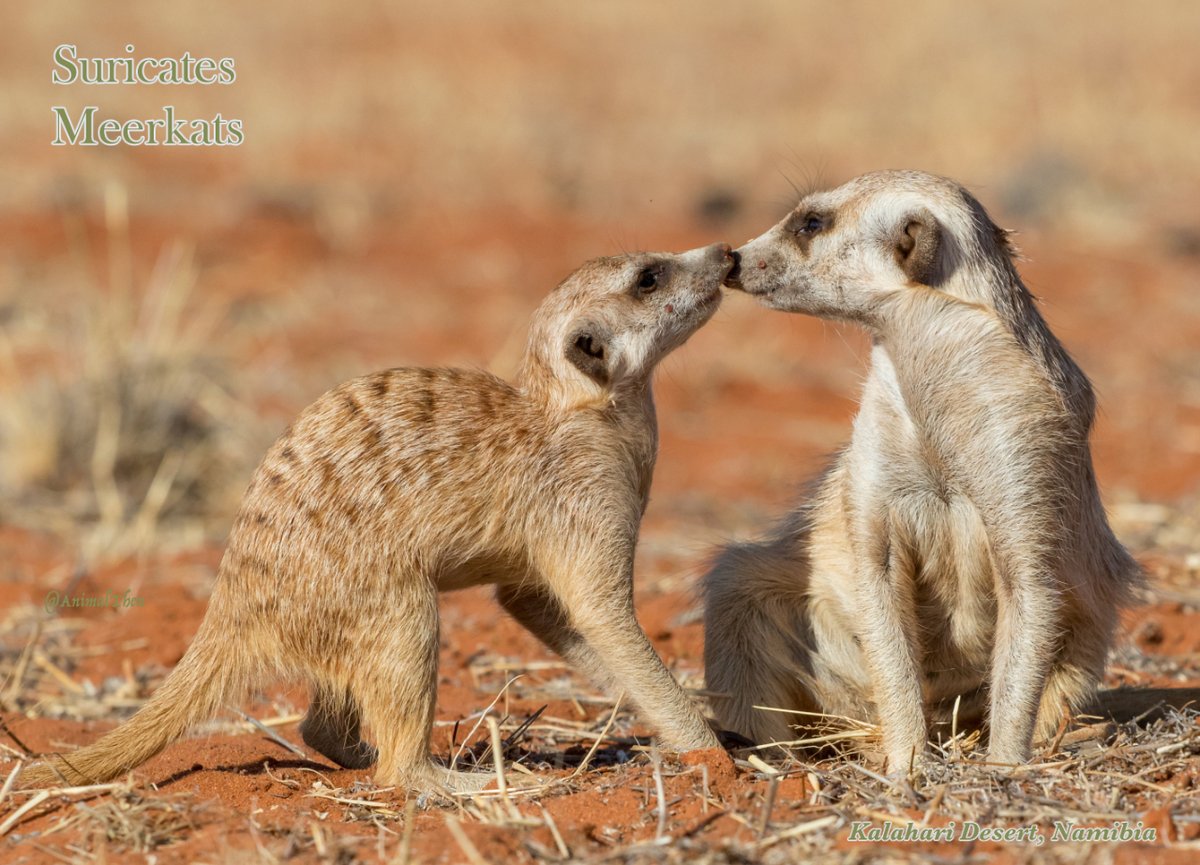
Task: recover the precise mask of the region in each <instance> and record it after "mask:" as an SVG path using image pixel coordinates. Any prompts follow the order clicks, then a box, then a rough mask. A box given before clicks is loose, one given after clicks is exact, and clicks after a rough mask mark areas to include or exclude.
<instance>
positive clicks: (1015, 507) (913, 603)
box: [704, 172, 1141, 771]
mask: <svg viewBox="0 0 1200 865" xmlns="http://www.w3.org/2000/svg"><path fill="white" fill-rule="evenodd" d="M738 254H739V255H740V268H739V269H740V274H734V275H733V277H731V279H732V280H733V281H734V282H739V281H740V286H741V287H742V288H744V289H745V290H746V291H747V292H748V293H750V294H752V295H754V296H756V297H758V298H759V300H760V301H761V302H762V303H763V304H765V305H766V306H769V307H771V308H775V309H783V310H788V311H794V312H805V313H809V314H813V315H818V316H822V317H826V318H831V319H839V320H845V321H851V322H854V323H857V324H859V325H861V326H863V327H864V328H866V329H867V330H868V331H869V333H870V334H871V336H872V337H873V340H874V347H873V349H872V354H871V370H870V373H869V375H868V377H867V380H866V384H865V387H864V390H863V396H862V402H861V407H860V411H859V414H858V417H857V418H856V419H855V422H854V432H853V436H852V438H851V441H850V444H849V445H848V446H847V448H846V449H845V450H844V451H843V452H842V453H841V454H840V455H839V456H838V457H837V458H836V460H835V461H834V463H833V465H832V467H831V468H830V469H829V471H828V472H827V473H826V474H825V476H824V477H823V478H822V479H821V480H820V482H819V484H818V486H817V488H816V491H815V493H814V495H813V496H812V497H811V499H810V500H809V501H808V502H807V503H806V504H804V505H802V506H801V507H800V508H799V509H797V510H796V511H795V512H794V513H792V514H791V515H790V516H789V517H788V518H787V519H786V520H785V521H784V522H783V524H782V525H781V526H780V527H779V528H778V529H776V530H775V531H774V532H773V533H772V534H770V535H769V536H768V537H767V538H766V539H765V540H763V541H760V542H757V543H747V544H738V545H734V546H732V547H730V548H728V549H726V550H725V551H724V552H723V553H721V555H720V557H719V558H718V560H717V561H716V563H715V565H714V566H713V568H712V569H711V571H710V572H709V573H708V574H707V576H706V577H705V580H704V587H705V592H706V602H707V616H706V636H705V641H706V650H705V664H706V671H707V678H708V687H709V688H710V689H711V690H713V691H716V692H721V693H724V694H727V695H728V696H727V697H726V698H724V699H716V700H714V705H715V707H716V710H717V714H718V716H719V718H720V720H721V721H722V722H723V723H724V724H725V725H726V726H728V727H730V728H731V729H733V730H735V731H737V732H739V733H741V734H743V735H747V736H749V737H751V738H753V739H755V740H757V741H760V742H766V741H773V740H774V741H786V740H789V739H793V738H795V736H794V734H793V732H792V730H791V729H789V724H790V723H794V722H795V719H796V717H797V716H789V715H785V714H780V713H777V712H767V711H761V710H759V709H756V708H754V707H755V706H756V705H760V706H761V705H767V706H775V707H778V708H783V709H799V710H806V711H808V710H824V711H825V712H828V713H831V714H838V715H847V716H853V717H857V718H862V719H867V720H872V721H875V722H877V723H878V724H879V725H880V726H881V728H882V734H883V746H884V752H885V754H886V757H887V760H888V764H889V767H890V768H891V770H892V771H905V770H907V769H908V767H909V765H910V762H911V761H913V760H914V759H915V760H919V759H920V756H921V754H922V752H923V751H924V748H925V746H926V741H927V739H928V735H929V730H928V726H929V723H930V721H931V720H937V719H940V718H945V716H946V715H947V714H948V713H949V711H950V709H951V707H952V706H953V704H954V700H955V698H956V697H960V696H961V697H962V705H961V707H960V718H961V719H962V720H963V721H967V720H969V719H970V718H971V716H972V715H973V716H975V718H979V717H980V716H981V715H983V714H984V713H985V712H986V716H987V719H988V722H989V726H990V743H989V757H990V759H992V760H993V761H995V762H998V763H1005V764H1009V763H1019V762H1022V761H1024V760H1026V759H1027V758H1028V757H1029V754H1030V747H1031V741H1032V739H1033V737H1034V736H1035V734H1039V733H1040V734H1042V735H1045V734H1047V733H1048V732H1050V731H1053V729H1054V728H1055V727H1056V725H1058V723H1059V722H1060V719H1061V717H1062V713H1063V711H1064V708H1067V709H1070V710H1072V711H1076V710H1079V709H1081V708H1083V707H1085V705H1086V704H1088V702H1089V700H1090V699H1091V698H1092V697H1093V694H1094V692H1095V689H1096V686H1097V683H1098V682H1099V681H1100V679H1101V676H1102V674H1103V671H1104V665H1105V659H1106V656H1107V653H1108V650H1109V647H1110V645H1111V643H1112V640H1113V633H1114V628H1115V626H1116V622H1117V616H1118V612H1119V610H1120V609H1121V607H1122V606H1123V605H1124V604H1125V603H1126V602H1127V601H1128V599H1129V597H1130V592H1131V589H1132V588H1133V587H1134V586H1136V585H1137V584H1138V583H1139V581H1140V579H1141V573H1140V570H1139V568H1138V566H1137V564H1136V563H1135V562H1134V561H1133V559H1132V558H1131V557H1130V556H1129V554H1128V553H1127V552H1126V551H1125V549H1124V548H1123V547H1122V546H1121V544H1120V543H1119V542H1118V541H1117V539H1116V538H1115V537H1114V535H1113V533H1112V531H1111V530H1110V528H1109V526H1108V522H1107V519H1106V517H1105V513H1104V509H1103V507H1102V505H1101V502H1100V495H1099V492H1098V490H1097V487H1096V479H1095V475H1094V473H1093V469H1092V460H1091V453H1090V450H1089V445H1088V435H1089V432H1090V430H1091V427H1092V419H1093V414H1094V410H1095V409H1094V399H1093V395H1092V389H1091V386H1090V384H1089V383H1088V380H1087V378H1086V377H1085V376H1084V374H1083V373H1082V372H1081V371H1080V369H1079V368H1078V367H1077V366H1076V365H1075V363H1074V362H1073V361H1072V360H1071V358H1070V357H1069V356H1068V354H1067V352H1066V351H1065V350H1064V349H1063V347H1062V345H1061V344H1060V343H1059V342H1058V340H1057V339H1055V337H1054V336H1053V334H1051V333H1050V330H1049V329H1048V328H1047V326H1046V323H1045V321H1044V320H1043V319H1042V317H1041V316H1040V315H1039V313H1038V311H1037V309H1036V307H1035V305H1034V302H1033V298H1032V297H1031V296H1030V294H1029V292H1028V291H1027V290H1026V288H1025V286H1024V285H1023V284H1022V282H1021V280H1020V277H1019V276H1018V274H1017V271H1016V269H1015V267H1014V265H1013V262H1012V256H1011V247H1009V245H1008V242H1007V236H1006V234H1005V233H1004V232H1002V231H1000V230H999V229H997V228H996V226H995V225H993V223H992V222H991V220H990V219H989V218H988V216H987V214H986V213H985V212H984V210H983V208H982V207H981V206H980V205H979V203H978V202H977V201H976V200H975V199H974V198H973V197H971V195H970V194H968V193H967V192H966V191H965V190H964V189H962V187H960V186H959V185H958V184H956V183H953V182H951V181H948V180H944V179H942V178H938V177H933V176H931V175H927V174H922V173H918V172H882V173H877V174H870V175H866V176H864V177H860V178H858V179H856V180H854V181H851V182H850V183H848V184H846V185H844V186H842V187H840V188H838V189H835V190H833V191H830V192H824V193H816V194H813V195H810V196H808V197H806V198H805V199H804V200H803V201H801V203H800V205H799V207H798V208H797V209H796V210H795V211H794V212H793V213H792V214H791V215H790V216H789V217H787V218H786V219H785V220H783V222H781V223H780V224H779V225H777V226H775V227H774V228H772V229H771V230H770V231H768V232H767V233H766V234H764V235H762V236H761V237H759V238H757V239H755V240H753V241H750V242H749V243H747V244H746V245H745V246H744V247H742V248H741V249H740V250H738Z"/></svg>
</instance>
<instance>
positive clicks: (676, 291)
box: [26, 245, 734, 790]
mask: <svg viewBox="0 0 1200 865" xmlns="http://www.w3.org/2000/svg"><path fill="white" fill-rule="evenodd" d="M733 263H734V259H733V258H732V256H731V255H730V252H729V247H728V246H724V245H717V246H710V247H708V248H706V249H701V250H694V251H692V252H689V253H685V254H682V255H665V254H662V255H660V254H639V255H626V256H621V257H614V258H603V259H597V260H595V261H591V262H589V263H588V264H586V265H584V266H583V267H582V268H580V269H579V270H578V271H577V272H575V273H574V274H572V275H571V276H570V277H568V278H567V279H566V280H565V281H564V282H563V283H562V284H561V285H560V286H559V287H558V288H557V289H555V290H554V291H553V292H551V294H550V295H549V296H548V297H547V298H546V300H545V301H544V302H543V303H542V305H541V306H540V307H539V309H538V310H537V312H536V314H535V315H534V318H533V323H532V327H531V331H530V336H529V345H528V349H527V351H526V354H525V359H524V363H523V365H522V369H521V373H520V377H519V380H518V382H517V384H516V385H515V386H514V385H510V384H508V383H506V382H504V381H501V380H500V379H498V378H496V377H494V376H492V375H489V374H487V373H484V372H477V371H465V370H455V369H394V370H389V371H387V372H381V373H377V374H375V375H369V376H366V377H363V378H359V379H355V380H354V381H351V382H348V383H346V384H343V385H342V386H340V387H338V388H335V389H334V390H332V391H330V392H329V393H327V394H325V395H324V396H322V397H321V398H320V399H319V400H317V401H316V402H315V403H314V404H313V405H312V406H310V407H309V408H308V409H307V410H306V411H305V412H304V413H303V414H302V415H301V416H300V417H299V419H297V420H296V422H295V423H294V424H293V425H292V427H291V428H290V429H289V430H288V431H287V432H285V433H284V435H283V436H282V437H281V438H280V439H279V441H278V442H276V443H275V445H274V446H273V447H272V448H271V450H270V451H269V452H268V454H267V456H266V458H265V459H264V460H263V463H262V465H261V466H259V468H258V470H257V471H256V472H255V474H254V478H253V480H252V481H251V484H250V488H249V490H248V492H247V493H246V496H245V499H244V501H243V503H242V507H241V511H240V513H239V515H238V517H237V520H236V522H235V523H234V526H233V531H232V533H231V535H230V539H229V545H228V548H227V549H226V552H225V556H224V558H223V559H222V562H221V566H220V570H219V574H218V578H217V583H216V587H215V589H214V591H213V596H212V600H211V602H210V604H209V608H208V612H207V614H206V615H205V618H204V621H203V623H202V624H201V626H200V629H199V632H198V633H197V635H196V638H195V640H194V641H193V643H192V645H191V647H190V648H189V649H188V651H187V653H186V654H185V655H184V657H183V659H182V660H181V661H180V662H179V665H178V666H177V667H176V668H175V670H174V671H173V672H172V673H171V675H170V676H169V677H168V678H167V680H166V681H165V682H164V683H163V684H162V686H161V687H160V688H159V689H158V691H157V692H156V693H155V694H154V696H153V697H152V698H151V699H150V701H149V703H147V704H146V706H145V707H144V708H142V709H141V711H139V712H138V713H137V714H136V715H134V717H133V718H132V719H130V721H129V722H128V723H126V724H125V725H123V726H121V727H119V728H117V729H116V730H114V731H112V732H111V733H109V734H107V735H106V736H104V737H103V738H102V739H100V741H99V742H97V743H96V744H94V745H91V746H89V747H86V748H83V749H81V750H79V751H76V752H74V753H70V754H65V755H57V756H56V757H55V758H53V759H52V760H51V761H50V762H49V763H48V764H46V765H43V766H40V767H37V768H35V769H34V770H32V771H31V773H30V774H29V775H28V776H27V777H26V780H27V781H29V782H32V783H34V784H45V783H50V782H52V781H54V780H55V779H56V778H57V776H58V773H62V775H63V776H64V777H65V778H66V779H67V781H68V782H70V783H81V782H101V781H106V780H108V779H110V778H112V777H114V776H116V775H118V774H120V773H121V772H123V771H126V770H128V769H130V768H131V767H133V766H136V765H138V764H139V763H141V762H143V761H144V760H146V759H148V758H149V757H151V756H153V755H154V754H156V753H157V752H159V751H160V750H162V748H164V747H165V746H166V745H167V744H168V743H169V742H171V741H172V740H174V739H176V738H178V737H179V736H181V735H183V733H184V732H185V731H186V730H187V729H188V727H189V726H191V725H192V724H194V723H196V722H197V721H200V720H202V719H205V718H208V717H210V716H212V715H214V714H216V713H217V712H219V711H220V710H221V709H222V708H223V707H224V706H225V705H227V704H228V703H230V702H236V701H237V700H239V699H240V698H241V696H242V695H243V694H244V693H245V692H246V691H247V690H248V689H249V688H251V687H252V686H254V685H255V684H257V683H259V682H263V681H265V680H268V679H270V678H301V679H306V680H308V681H309V682H311V685H312V702H311V706H310V708H309V711H308V714H307V715H306V716H305V719H304V721H303V723H302V724H301V728H300V729H301V733H302V735H303V737H304V741H305V742H307V743H308V744H309V745H310V746H311V747H313V748H315V749H316V750H317V751H320V752H321V753H322V754H324V755H325V756H327V757H329V758H330V759H331V760H334V761H335V762H337V763H339V764H341V765H343V766H348V767H355V768H361V767H365V766H366V765H369V764H370V763H371V762H372V761H373V760H375V759H376V756H377V757H378V765H377V767H376V770H375V778H376V781H377V782H378V783H379V784H384V785H392V784H397V785H405V786H408V787H412V788H417V789H421V788H433V787H441V788H446V789H454V790H464V789H478V788H480V787H482V786H484V785H485V784H486V782H487V778H486V777H485V776H483V775H472V774H469V773H461V772H451V771H449V770H448V769H446V768H444V767H442V766H441V765H440V764H438V763H436V762H434V760H433V759H432V757H431V755H430V751H429V740H430V730H431V726H432V723H433V718H434V704H435V699H436V695H437V662H438V604H437V596H438V592H439V591H445V590H449V589H458V588H462V587H465V586H472V585H477V584H481V583H494V584H496V586H497V587H498V588H497V596H498V598H499V601H500V603H501V604H503V606H504V607H505V609H507V610H508V611H509V612H510V613H511V614H512V615H513V616H514V617H515V618H516V619H517V620H518V621H519V622H521V623H522V624H523V625H525V626H526V627H527V628H529V630H530V631H532V632H533V633H534V634H535V635H536V636H537V637H538V638H540V639H541V640H542V641H543V642H545V643H546V645H548V646H549V647H550V648H551V649H553V650H555V651H557V652H558V653H559V654H561V655H563V656H564V657H565V658H566V659H567V660H569V661H570V662H572V663H573V664H574V665H575V666H577V667H578V668H579V669H580V670H582V671H583V672H585V673H586V674H588V675H589V676H591V677H592V678H593V679H595V680H597V682H598V683H600V684H602V685H605V686H608V687H610V688H612V689H614V690H615V689H622V690H624V691H625V692H626V693H628V694H629V696H630V697H631V698H632V699H633V701H634V702H635V703H636V704H637V706H638V708H639V709H640V710H641V712H642V714H643V716H644V717H645V718H646V719H647V720H648V721H649V722H650V723H651V724H653V726H654V727H655V729H656V730H657V731H658V733H659V735H660V736H661V737H662V739H663V740H664V742H665V743H666V744H667V745H669V746H671V747H675V748H679V749H694V748H708V747H717V746H718V743H717V739H716V738H715V736H714V735H713V733H712V731H711V730H710V728H709V727H708V725H707V724H706V722H705V721H704V719H703V717H702V716H701V715H700V713H699V712H698V711H697V709H696V707H695V706H694V705H693V703H692V701H691V700H690V699H689V697H688V695H687V694H686V693H685V692H684V691H683V690H682V689H681V688H680V687H679V685H678V683H676V681H675V680H674V679H673V678H672V676H671V674H670V672H668V670H667V668H666V667H665V666H664V665H663V663H662V661H661V660H660V659H659V657H658V655H656V654H655V652H654V649H653V648H652V646H651V645H650V642H649V641H648V640H647V638H646V635H645V634H644V633H643V632H642V630H641V628H640V627H639V626H638V623H637V619H636V618H635V616H634V609H633V558H634V547H635V545H636V542H637V536H638V527H639V523H640V521H641V517H642V512H643V510H644V509H645V506H646V502H647V497H648V495H649V491H650V479H651V473H652V471H653V468H654V461H655V455H656V452H657V447H658V433H657V426H656V421H655V412H654V403H653V399H652V396H651V389H650V378H651V373H652V372H653V370H654V367H655V365H656V364H657V363H658V362H659V361H660V360H661V359H662V358H663V357H664V356H665V355H666V354H667V353H668V352H670V351H671V350H672V349H675V348H677V347H678V346H680V345H682V344H683V342H684V341H685V340H686V339H687V338H688V337H689V336H691V335H692V333H694V332H695V331H696V329H697V328H699V327H700V326H701V325H702V324H704V323H705V322H706V321H708V319H709V318H710V317H711V316H712V314H713V313H714V312H715V311H716V309H717V306H718V305H719V303H720V294H721V284H722V281H723V280H724V278H725V276H726V275H727V274H728V273H729V271H730V269H731V268H732V267H733ZM361 722H365V723H366V724H367V725H368V726H369V727H370V728H371V731H372V733H373V739H374V747H372V746H370V745H367V744H366V743H365V742H363V741H362V739H361V737H360V723H361Z"/></svg>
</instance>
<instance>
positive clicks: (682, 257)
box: [522, 244, 735, 403]
mask: <svg viewBox="0 0 1200 865" xmlns="http://www.w3.org/2000/svg"><path fill="white" fill-rule="evenodd" d="M734 263H735V257H734V255H733V253H732V252H731V251H730V248H729V246H727V245H726V244H714V245H712V246H708V247H705V248H703V249H694V250H692V251H690V252H684V253H679V254H670V253H633V254H628V255H619V256H612V257H608V258H597V259H593V260H592V261H589V262H587V263H586V264H584V265H583V266H582V267H580V268H579V269H578V270H577V271H575V272H574V273H573V274H571V275H570V276H568V277H567V278H566V279H565V280H563V282H562V283H561V284H560V285H559V286H558V288H556V289H555V290H554V291H553V292H551V293H550V295H549V296H548V297H547V298H546V300H545V301H544V302H543V303H542V305H541V307H539V309H538V311H537V314H536V315H535V316H534V322H533V327H532V328H531V331H530V338H529V349H528V351H527V352H526V362H525V366H524V371H523V374H522V377H523V379H524V383H525V384H526V385H527V386H530V387H537V388H538V389H540V390H543V391H544V390H546V389H547V387H548V386H549V390H550V391H552V392H555V393H557V394H560V395H562V396H563V397H564V398H565V399H566V400H567V401H568V402H572V403H574V402H576V401H582V402H587V401H591V400H593V399H595V398H603V397H604V396H606V395H608V394H611V393H612V392H613V391H615V390H616V389H617V388H618V387H619V386H620V385H621V384H622V383H623V382H641V381H644V380H645V379H646V378H647V377H648V376H649V375H650V373H652V372H653V371H654V367H655V366H656V365H657V364H658V362H659V361H660V360H662V358H663V357H665V356H666V355H667V354H668V353H669V352H671V351H673V350H674V349H676V348H678V347H679V346H681V345H683V343H684V342H685V341H686V340H687V338H688V337H689V336H691V335H692V334H693V333H695V332H696V330H697V329H698V328H699V327H700V326H701V325H702V324H704V323H705V322H706V321H708V320H709V319H710V318H712V315H713V313H714V312H716V310H717V307H718V306H719V305H720V302H721V285H722V283H723V282H724V280H725V278H726V277H727V276H728V275H729V272H730V270H732V268H733V266H734Z"/></svg>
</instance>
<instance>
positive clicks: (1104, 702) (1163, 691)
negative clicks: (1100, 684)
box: [1079, 688, 1200, 724]
mask: <svg viewBox="0 0 1200 865" xmlns="http://www.w3.org/2000/svg"><path fill="white" fill-rule="evenodd" d="M1167 709H1192V710H1193V711H1197V710H1200V688H1108V689H1105V690H1102V691H1099V692H1098V693H1097V694H1096V695H1095V696H1094V697H1093V698H1092V699H1091V701H1090V702H1089V703H1088V704H1087V705H1085V706H1084V707H1083V709H1081V710H1080V712H1079V714H1080V715H1092V716H1096V717H1100V718H1104V719H1105V720H1108V721H1115V722H1116V723H1118V724H1127V723H1129V722H1131V721H1138V722H1140V723H1150V722H1152V721H1155V720H1157V719H1159V718H1161V717H1162V716H1163V715H1164V714H1165V713H1166V710H1167Z"/></svg>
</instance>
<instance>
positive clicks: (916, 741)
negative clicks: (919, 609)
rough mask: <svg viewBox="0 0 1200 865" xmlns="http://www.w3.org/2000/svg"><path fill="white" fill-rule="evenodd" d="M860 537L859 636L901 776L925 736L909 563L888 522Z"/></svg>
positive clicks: (887, 750)
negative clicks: (860, 623)
mask: <svg viewBox="0 0 1200 865" xmlns="http://www.w3.org/2000/svg"><path fill="white" fill-rule="evenodd" d="M873 529H874V530H873V531H871V532H870V533H869V534H866V535H865V536H863V539H862V540H861V541H860V543H858V544H856V545H857V546H859V548H860V552H859V555H858V560H859V562H860V567H859V573H858V585H857V587H856V591H855V597H856V599H857V601H858V605H859V610H858V616H859V620H860V621H861V622H862V629H861V630H860V631H859V633H858V638H859V641H860V643H861V646H862V651H863V654H864V656H865V657H866V661H867V668H868V670H869V672H870V675H871V686H872V691H873V697H874V702H875V711H876V715H877V717H878V720H879V725H880V727H881V728H882V733H883V750H884V755H885V756H886V757H887V765H888V771H889V772H891V773H892V774H896V775H903V774H906V773H907V772H908V770H909V767H910V766H912V765H914V764H915V763H917V762H919V761H920V760H921V757H922V755H923V754H924V752H925V743H926V740H927V738H928V726H927V722H926V719H925V705H924V695H923V693H922V691H921V679H920V669H919V666H918V663H917V646H916V644H915V643H916V628H917V622H916V613H915V610H914V608H913V597H912V582H911V581H912V574H911V570H912V568H911V562H909V560H908V556H907V555H906V553H905V551H904V550H903V549H901V545H900V544H899V543H898V541H897V538H896V536H895V533H894V531H893V529H892V527H891V525H890V524H888V523H887V521H883V520H881V521H878V522H877V523H876V524H875V526H873Z"/></svg>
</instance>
